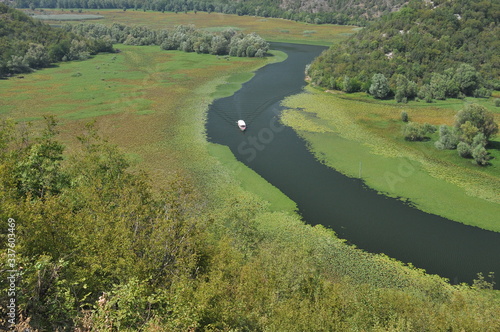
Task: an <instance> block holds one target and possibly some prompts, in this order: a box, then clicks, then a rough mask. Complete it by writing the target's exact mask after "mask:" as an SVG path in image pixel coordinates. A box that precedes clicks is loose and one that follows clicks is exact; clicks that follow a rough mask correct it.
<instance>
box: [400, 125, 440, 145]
mask: <svg viewBox="0 0 500 332" xmlns="http://www.w3.org/2000/svg"><path fill="white" fill-rule="evenodd" d="M434 131H436V129H435V128H434V126H432V125H429V124H428V123H425V124H421V123H418V122H408V124H406V125H405V126H404V127H403V136H404V138H405V139H406V140H407V141H423V140H425V139H428V135H429V134H432V133H433V132H434Z"/></svg>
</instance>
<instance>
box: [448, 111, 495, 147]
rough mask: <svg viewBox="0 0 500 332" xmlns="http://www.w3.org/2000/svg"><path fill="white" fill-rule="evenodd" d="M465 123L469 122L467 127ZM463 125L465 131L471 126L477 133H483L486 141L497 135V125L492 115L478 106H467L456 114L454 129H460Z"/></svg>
mask: <svg viewBox="0 0 500 332" xmlns="http://www.w3.org/2000/svg"><path fill="white" fill-rule="evenodd" d="M467 122H469V125H465V124H466V123H467ZM463 125H465V127H464V129H467V130H469V129H470V127H471V126H474V127H476V128H477V130H478V132H481V133H483V134H484V136H485V137H486V139H487V140H489V139H490V138H491V137H493V136H494V135H496V134H497V133H498V124H497V123H496V122H495V119H494V117H493V113H491V112H489V111H488V110H487V109H486V108H485V107H484V106H481V105H478V104H468V105H466V106H465V108H464V109H463V110H461V111H460V112H458V113H457V115H456V118H455V127H456V128H457V129H461V128H462V126H463ZM474 136H475V135H474ZM474 136H472V137H474Z"/></svg>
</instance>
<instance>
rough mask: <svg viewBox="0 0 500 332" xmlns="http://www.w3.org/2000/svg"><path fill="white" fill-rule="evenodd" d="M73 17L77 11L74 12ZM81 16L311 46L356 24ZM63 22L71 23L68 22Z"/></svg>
mask: <svg viewBox="0 0 500 332" xmlns="http://www.w3.org/2000/svg"><path fill="white" fill-rule="evenodd" d="M64 13H67V10H66V11H61V10H56V11H54V10H49V9H47V10H45V12H44V14H55V15H59V14H64ZM74 15H75V16H76V15H78V14H76V13H75V14H74ZM81 15H82V17H86V16H84V15H100V16H103V17H102V18H100V19H96V20H93V21H92V20H86V22H89V23H101V24H107V25H111V24H113V23H115V22H116V23H122V24H126V25H141V26H148V27H150V28H153V29H164V28H172V27H174V26H176V25H186V24H194V25H195V26H196V27H198V28H205V29H207V30H210V31H219V30H223V29H226V28H234V29H236V30H239V31H242V32H244V33H251V32H256V33H257V34H259V35H261V36H262V37H263V38H264V39H266V40H268V41H274V42H289V43H301V44H313V45H331V44H332V43H335V42H339V41H342V40H344V39H345V37H346V36H348V35H350V34H352V33H354V32H355V31H356V30H357V29H359V28H357V27H354V26H342V25H332V24H322V25H314V24H308V23H302V22H294V21H290V20H284V19H278V18H262V17H255V16H238V15H229V14H220V13H211V14H208V13H206V12H197V13H196V14H195V13H194V12H188V13H187V14H185V13H184V12H182V13H178V14H175V13H172V12H165V13H161V12H156V11H154V12H152V11H146V12H143V11H134V10H130V9H129V10H127V11H123V10H120V9H99V10H97V9H94V10H84V11H82V13H81ZM44 21H45V22H47V23H49V24H54V25H60V24H61V22H60V21H58V20H53V21H51V20H47V18H46V17H44ZM79 21H80V20H76V19H75V20H74V21H73V22H75V23H80V22H79ZM65 23H71V22H69V21H67V22H65Z"/></svg>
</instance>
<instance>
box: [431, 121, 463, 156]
mask: <svg viewBox="0 0 500 332" xmlns="http://www.w3.org/2000/svg"><path fill="white" fill-rule="evenodd" d="M458 135H459V134H458V132H457V130H456V129H455V128H450V127H448V126H445V125H442V126H440V127H439V139H438V140H437V141H436V142H435V143H434V145H435V146H436V148H437V149H439V150H453V149H455V148H456V147H457V144H458V143H459V136H458Z"/></svg>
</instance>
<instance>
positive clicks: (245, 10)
mask: <svg viewBox="0 0 500 332" xmlns="http://www.w3.org/2000/svg"><path fill="white" fill-rule="evenodd" d="M404 3H405V1H403V0H389V1H385V2H384V3H380V2H378V1H375V0H355V1H352V0H349V1H348V0H340V1H333V0H324V1H314V0H308V1H286V2H279V3H278V2H276V1H273V0H247V1H227V0H146V1H139V0H16V6H17V7H18V8H32V9H34V8H65V9H71V8H73V9H101V8H103V9H104V8H115V9H124V10H127V9H134V10H144V11H146V10H154V11H160V12H164V11H169V12H175V13H179V12H187V11H194V12H195V13H196V12H197V11H203V12H208V13H211V12H217V13H224V14H236V15H255V16H261V17H276V18H284V19H290V20H295V21H301V22H307V23H315V24H322V23H332V24H354V25H364V24H366V22H367V20H369V19H372V18H376V17H379V16H380V15H381V14H383V13H389V12H391V11H392V10H394V8H399V7H401V6H402V5H403V4H404Z"/></svg>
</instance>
